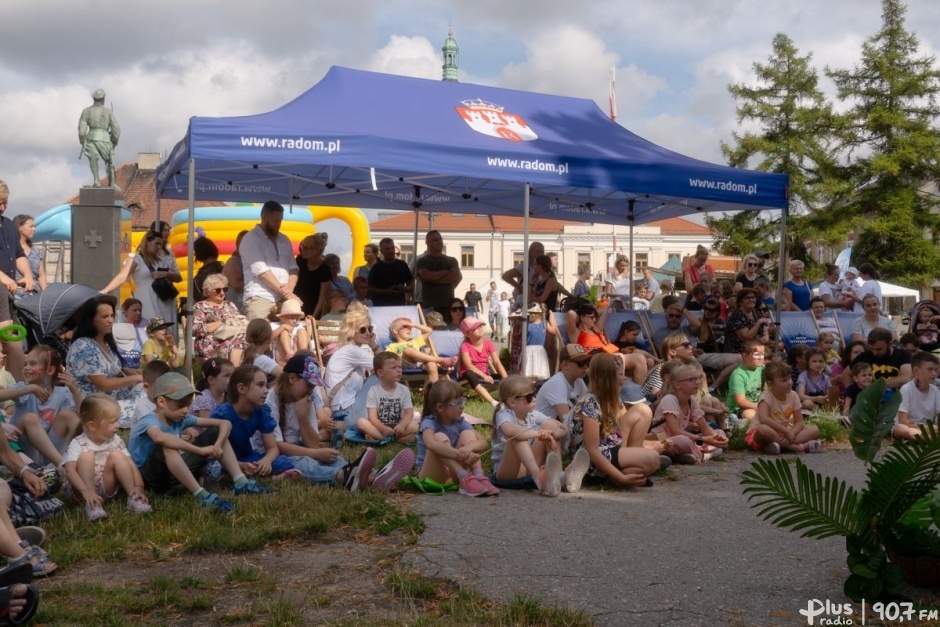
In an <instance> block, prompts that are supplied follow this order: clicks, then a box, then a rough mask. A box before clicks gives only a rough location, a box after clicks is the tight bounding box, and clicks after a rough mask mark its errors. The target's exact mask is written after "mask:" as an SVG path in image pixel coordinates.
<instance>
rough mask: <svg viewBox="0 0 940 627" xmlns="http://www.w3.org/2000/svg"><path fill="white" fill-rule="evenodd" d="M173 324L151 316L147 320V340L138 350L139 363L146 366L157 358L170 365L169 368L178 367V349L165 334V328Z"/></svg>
mask: <svg viewBox="0 0 940 627" xmlns="http://www.w3.org/2000/svg"><path fill="white" fill-rule="evenodd" d="M172 326H173V323H172V322H166V321H165V320H164V319H163V318H159V317H157V318H151V319H150V320H148V321H147V341H146V342H144V346H143V348H142V349H141V351H140V365H141V367H143V366H146V365H147V364H148V363H149V362H151V361H153V360H155V359H159V360H160V361H165V362H166V363H168V364H169V365H170V368H174V369H176V368H179V367H180V351H179V348H178V347H177V346H176V342H174V341H173V339H172V338H170V337H169V336H168V335H167V332H166V330H167V329H169V328H170V327H172Z"/></svg>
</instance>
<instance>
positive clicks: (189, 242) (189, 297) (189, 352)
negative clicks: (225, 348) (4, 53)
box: [157, 157, 196, 378]
mask: <svg viewBox="0 0 940 627" xmlns="http://www.w3.org/2000/svg"><path fill="white" fill-rule="evenodd" d="M158 198H159V197H158ZM158 202H159V200H158ZM157 219H158V220H159V219H160V214H159V213H157ZM195 222H196V160H195V159H193V158H192V157H190V159H189V220H188V225H187V231H186V248H187V250H186V263H187V266H186V267H187V268H188V272H187V277H186V309H185V312H186V313H188V312H190V311H192V305H193V278H194V277H195V273H194V272H193V263H194V258H193V241H194V240H195V237H194V235H195V228H194V224H195ZM186 372H188V373H189V377H190V378H192V376H193V320H192V316H191V315H187V316H186Z"/></svg>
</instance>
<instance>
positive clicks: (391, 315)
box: [369, 305, 437, 383]
mask: <svg viewBox="0 0 940 627" xmlns="http://www.w3.org/2000/svg"><path fill="white" fill-rule="evenodd" d="M369 317H370V318H371V319H372V326H373V327H374V331H375V341H376V343H377V344H378V345H379V350H380V351H384V350H385V349H386V348H387V347H388V345H389V344H391V343H392V333H391V327H392V322H394V321H395V320H396V319H398V318H408V319H409V320H411V321H412V322H416V323H418V324H426V323H425V320H424V312H423V311H422V310H421V305H402V306H394V307H369ZM419 335H421V332H420V331H418V330H417V329H413V330H412V334H411V336H412V337H418V336H419ZM428 350H429V351H430V354H431V355H435V356H436V355H437V353H435V352H434V347H433V346H432V345H431V344H430V343H428ZM401 375H402V376H401V378H402V381H404V382H410V381H419V382H421V383H423V382H424V381H426V380H427V377H428V373H427V372H425V370H424V368H420V367H418V368H408V369H406V370H402V373H401Z"/></svg>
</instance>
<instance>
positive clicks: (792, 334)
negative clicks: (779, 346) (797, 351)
mask: <svg viewBox="0 0 940 627" xmlns="http://www.w3.org/2000/svg"><path fill="white" fill-rule="evenodd" d="M779 322H780V326H779V327H778V328H779V330H780V339H781V340H782V341H783V346H784V348H786V349H787V350H790V349H791V348H793V347H794V346H796V345H797V344H806V345H807V346H810V347H815V346H816V342H817V340H819V327H817V326H816V318H815V316H813V313H812V312H811V311H781V312H780V320H779Z"/></svg>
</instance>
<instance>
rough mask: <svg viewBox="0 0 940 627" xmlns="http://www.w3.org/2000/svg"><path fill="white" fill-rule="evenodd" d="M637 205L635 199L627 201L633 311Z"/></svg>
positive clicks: (631, 305) (631, 303)
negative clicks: (634, 243) (634, 233)
mask: <svg viewBox="0 0 940 627" xmlns="http://www.w3.org/2000/svg"><path fill="white" fill-rule="evenodd" d="M635 203H636V200H635V199H633V198H631V199H630V200H628V201H627V221H628V222H629V223H630V261H629V262H628V263H629V268H627V272H629V273H630V295H629V300H630V307H629V309H633V293H634V289H633V272H634V268H635V262H634V259H633V223H634V222H636V217H635V216H634V215H633V206H634V204H635ZM624 307H625V308H626V303H624Z"/></svg>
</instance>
